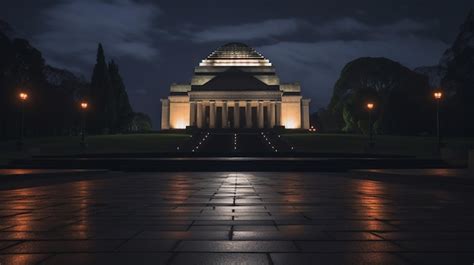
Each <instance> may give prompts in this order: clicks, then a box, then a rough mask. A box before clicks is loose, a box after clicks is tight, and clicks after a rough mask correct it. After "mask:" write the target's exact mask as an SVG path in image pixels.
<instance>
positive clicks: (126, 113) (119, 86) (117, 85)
mask: <svg viewBox="0 0 474 265" xmlns="http://www.w3.org/2000/svg"><path fill="white" fill-rule="evenodd" d="M109 76H110V83H111V86H112V90H113V95H114V98H115V101H114V103H115V106H114V110H115V117H114V120H115V123H114V126H113V130H114V131H116V132H125V131H127V130H128V128H129V125H130V122H131V120H132V118H133V110H132V107H131V106H130V102H129V100H128V95H127V91H126V89H125V85H124V83H123V80H122V77H121V76H120V72H119V67H118V65H117V64H116V63H115V62H114V61H113V60H112V61H111V62H110V63H109Z"/></svg>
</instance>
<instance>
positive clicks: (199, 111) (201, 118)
mask: <svg viewBox="0 0 474 265" xmlns="http://www.w3.org/2000/svg"><path fill="white" fill-rule="evenodd" d="M196 120H197V127H198V128H202V127H203V125H204V122H203V121H204V112H203V105H202V101H199V102H197V113H196Z"/></svg>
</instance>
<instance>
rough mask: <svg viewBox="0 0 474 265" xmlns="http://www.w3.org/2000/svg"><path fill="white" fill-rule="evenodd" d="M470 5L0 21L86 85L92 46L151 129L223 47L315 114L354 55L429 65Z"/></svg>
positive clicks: (185, 5) (15, 9)
mask: <svg viewBox="0 0 474 265" xmlns="http://www.w3.org/2000/svg"><path fill="white" fill-rule="evenodd" d="M473 7H474V2H473V1H472V0H452V1H428V0H397V1H389V0H384V1H380V0H379V1H376V0H371V1H369V0H358V1H354V0H331V1H318V0H312V1H297V0H295V1H288V0H272V1H256V0H254V1H246V0H239V1H204V0H200V1H191V0H189V1H180V0H174V1H166V2H165V1H151V0H150V1H146V0H141V1H133V0H38V1H32V0H30V1H26V0H15V1H11V0H2V1H1V2H0V19H3V20H5V21H7V22H8V23H10V24H11V26H12V27H13V28H14V29H15V30H16V31H17V34H18V35H19V36H21V37H24V38H27V39H28V40H30V41H31V43H32V44H33V45H34V46H35V47H37V48H38V49H40V50H41V51H42V53H43V56H44V57H45V58H46V61H47V63H48V64H51V65H52V66H55V67H59V68H65V69H68V70H71V71H73V72H75V73H79V74H82V75H84V76H85V77H86V78H88V79H89V78H90V74H91V72H92V68H93V64H94V62H95V53H96V50H97V43H98V42H102V43H103V45H104V49H105V52H106V56H107V58H108V59H115V60H116V61H118V63H119V65H120V67H121V72H122V76H123V77H124V81H125V83H126V86H127V90H128V93H129V96H130V99H131V102H132V105H133V107H134V109H135V110H136V111H142V112H145V113H147V114H149V115H150V116H151V117H152V119H153V122H154V127H155V128H158V127H159V120H160V118H159V117H160V116H159V115H160V101H159V99H160V98H162V97H165V96H166V95H167V93H168V91H169V85H170V84H171V83H173V82H177V83H180V82H189V81H190V79H191V76H192V72H193V69H194V67H195V66H197V64H198V63H199V62H200V60H201V59H203V58H204V57H206V56H207V55H208V54H209V53H210V52H212V51H213V50H215V49H216V48H217V47H219V46H221V45H222V44H225V43H226V42H231V41H239V42H244V43H247V44H249V45H250V46H253V47H255V48H256V49H257V50H258V51H259V52H260V53H262V54H263V55H264V56H265V57H267V58H268V59H270V61H271V62H272V63H273V65H274V66H275V68H276V70H277V73H278V74H279V75H280V78H281V80H282V81H283V82H296V81H298V82H300V83H301V85H302V90H303V94H304V95H305V96H307V97H310V98H312V104H311V107H312V111H315V110H317V109H318V108H319V107H324V106H326V104H327V103H328V101H329V99H330V96H331V94H332V87H333V85H334V83H335V81H336V80H337V78H338V76H339V73H340V71H341V70H342V67H343V66H344V65H345V64H346V63H347V62H349V61H351V60H353V59H356V58H358V57H363V56H377V57H378V56H383V57H387V58H390V59H392V60H395V61H398V62H400V63H402V64H403V65H405V66H407V67H410V68H414V67H418V66H426V65H435V64H437V63H438V60H439V59H440V57H441V55H442V53H443V52H444V51H445V50H446V49H447V48H448V47H449V45H450V44H451V43H452V42H453V40H454V38H455V37H456V34H457V33H458V29H459V26H460V24H461V23H462V22H463V20H464V19H465V17H466V16H467V13H468V10H469V8H473Z"/></svg>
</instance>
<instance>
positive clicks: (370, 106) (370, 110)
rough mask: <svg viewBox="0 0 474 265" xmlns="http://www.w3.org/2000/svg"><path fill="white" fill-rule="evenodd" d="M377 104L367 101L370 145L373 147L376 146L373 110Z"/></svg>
mask: <svg viewBox="0 0 474 265" xmlns="http://www.w3.org/2000/svg"><path fill="white" fill-rule="evenodd" d="M374 107H375V104H374V103H372V102H369V103H367V110H368V112H369V147H370V148H372V147H373V146H374V135H373V131H374V130H373V127H372V110H373V109H374Z"/></svg>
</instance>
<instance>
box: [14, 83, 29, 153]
mask: <svg viewBox="0 0 474 265" xmlns="http://www.w3.org/2000/svg"><path fill="white" fill-rule="evenodd" d="M18 97H19V98H20V102H21V103H20V104H21V116H20V135H19V137H18V142H17V143H16V145H17V148H18V150H21V149H23V135H24V131H25V104H26V101H27V100H28V93H26V92H20V93H19V94H18Z"/></svg>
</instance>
